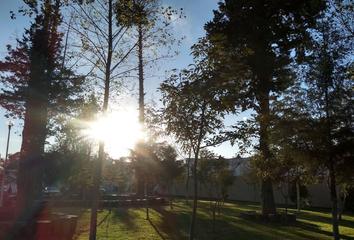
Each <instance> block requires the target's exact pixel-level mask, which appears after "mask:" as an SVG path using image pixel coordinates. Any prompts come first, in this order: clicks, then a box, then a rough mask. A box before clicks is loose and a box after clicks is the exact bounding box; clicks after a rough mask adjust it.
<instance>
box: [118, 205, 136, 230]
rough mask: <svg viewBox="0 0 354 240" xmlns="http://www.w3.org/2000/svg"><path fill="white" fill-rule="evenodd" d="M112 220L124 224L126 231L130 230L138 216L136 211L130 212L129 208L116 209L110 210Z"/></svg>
mask: <svg viewBox="0 0 354 240" xmlns="http://www.w3.org/2000/svg"><path fill="white" fill-rule="evenodd" d="M111 213H112V216H111V217H112V220H118V221H119V222H120V223H122V224H124V225H125V227H126V228H127V229H132V228H134V226H135V219H136V218H138V217H139V216H140V215H139V214H138V213H137V212H136V211H131V209H130V208H124V207H117V208H112V212H111Z"/></svg>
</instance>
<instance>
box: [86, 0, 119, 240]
mask: <svg viewBox="0 0 354 240" xmlns="http://www.w3.org/2000/svg"><path fill="white" fill-rule="evenodd" d="M112 1H113V0H109V1H108V38H107V41H108V52H107V63H106V69H105V70H106V72H105V85H104V96H103V108H102V117H103V118H106V117H107V109H108V99H109V88H110V77H111V75H110V74H111V64H112V49H113V33H112V27H113V26H112V24H113V3H112ZM104 147H105V142H104V140H100V141H99V149H98V161H97V164H96V167H95V172H94V176H93V199H92V210H91V222H90V238H89V240H96V233H97V210H98V200H99V195H100V184H101V173H102V164H103V159H104Z"/></svg>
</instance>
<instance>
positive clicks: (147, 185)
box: [146, 177, 150, 220]
mask: <svg viewBox="0 0 354 240" xmlns="http://www.w3.org/2000/svg"><path fill="white" fill-rule="evenodd" d="M149 219H150V218H149V177H146V220H149Z"/></svg>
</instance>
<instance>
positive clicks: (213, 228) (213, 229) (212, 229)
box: [211, 202, 216, 233]
mask: <svg viewBox="0 0 354 240" xmlns="http://www.w3.org/2000/svg"><path fill="white" fill-rule="evenodd" d="M215 211H216V202H215V204H214V206H213V207H212V212H213V221H212V226H211V232H212V233H215Z"/></svg>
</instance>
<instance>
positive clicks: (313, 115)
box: [279, 16, 354, 239]
mask: <svg viewBox="0 0 354 240" xmlns="http://www.w3.org/2000/svg"><path fill="white" fill-rule="evenodd" d="M313 34H315V35H316V36H317V40H316V41H315V42H313V45H314V47H313V50H312V51H311V52H310V54H309V55H308V56H307V65H306V66H305V67H304V68H303V69H304V70H306V71H304V73H305V74H304V76H303V77H304V81H302V82H301V85H300V84H299V86H298V89H296V92H297V93H298V95H296V96H292V97H291V99H296V101H292V106H291V109H290V108H289V106H287V107H284V108H283V111H281V112H279V116H281V118H282V119H283V120H284V121H286V122H288V125H287V127H288V128H289V129H291V131H293V134H292V135H288V137H287V138H286V139H287V140H288V141H284V143H287V144H288V145H289V146H291V148H292V149H293V150H294V152H301V153H302V154H306V155H307V156H308V157H307V158H306V159H307V160H310V161H307V162H306V163H307V166H309V169H313V170H312V171H313V172H315V173H320V174H322V175H323V176H325V177H326V178H327V183H328V186H329V189H330V197H331V201H332V228H333V239H339V229H338V220H337V213H338V208H337V193H336V186H337V184H338V181H339V179H340V178H339V176H348V171H352V169H353V168H352V167H353V164H352V161H353V152H352V148H351V147H350V146H352V144H353V134H354V131H353V129H352V116H353V114H352V113H353V108H352V106H353V105H352V99H353V91H352V87H353V86H352V82H351V80H350V78H348V65H349V64H348V61H347V57H346V56H347V54H348V53H350V51H351V48H350V47H349V45H348V44H347V42H346V40H347V38H346V37H343V35H342V34H341V31H340V30H339V29H336V28H335V27H334V26H333V25H332V24H331V21H330V20H329V19H328V18H327V17H326V16H324V17H323V18H322V19H321V21H320V22H319V23H318V27H317V31H316V32H314V33H313ZM289 117H290V118H289ZM289 140H290V141H289ZM306 159H305V160H306ZM342 179H343V180H344V179H346V180H349V181H350V178H342ZM343 183H344V182H343Z"/></svg>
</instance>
